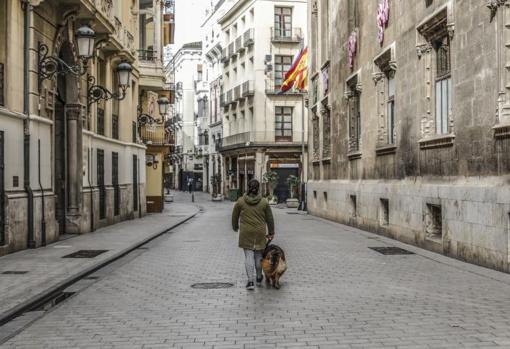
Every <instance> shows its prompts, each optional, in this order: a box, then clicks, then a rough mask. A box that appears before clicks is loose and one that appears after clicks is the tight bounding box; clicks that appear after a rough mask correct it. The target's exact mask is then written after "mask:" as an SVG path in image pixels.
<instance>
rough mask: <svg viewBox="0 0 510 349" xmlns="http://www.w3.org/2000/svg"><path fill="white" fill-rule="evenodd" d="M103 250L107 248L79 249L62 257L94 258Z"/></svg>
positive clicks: (103, 251)
mask: <svg viewBox="0 0 510 349" xmlns="http://www.w3.org/2000/svg"><path fill="white" fill-rule="evenodd" d="M105 252H108V250H79V251H76V252H73V253H71V254H68V255H67V256H64V257H62V258H94V257H97V256H99V255H100V254H101V253H105Z"/></svg>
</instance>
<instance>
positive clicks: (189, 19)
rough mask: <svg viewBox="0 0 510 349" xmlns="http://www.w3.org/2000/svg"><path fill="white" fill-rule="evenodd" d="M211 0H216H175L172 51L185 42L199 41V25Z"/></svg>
mask: <svg viewBox="0 0 510 349" xmlns="http://www.w3.org/2000/svg"><path fill="white" fill-rule="evenodd" d="M212 1H214V2H216V1H217V0H175V46H174V52H176V51H177V50H178V49H179V48H180V47H181V46H182V45H183V44H185V43H188V42H193V41H200V25H201V24H202V21H203V20H204V16H205V9H206V8H208V7H209V5H210V4H211V2H212Z"/></svg>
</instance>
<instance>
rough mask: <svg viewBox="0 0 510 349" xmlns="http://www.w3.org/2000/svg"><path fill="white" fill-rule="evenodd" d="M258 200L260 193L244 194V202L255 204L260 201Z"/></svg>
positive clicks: (260, 198) (260, 197)
mask: <svg viewBox="0 0 510 349" xmlns="http://www.w3.org/2000/svg"><path fill="white" fill-rule="evenodd" d="M260 200H262V196H261V195H257V196H255V195H246V194H245V195H244V201H246V203H247V204H248V205H256V204H258V203H259V202H260Z"/></svg>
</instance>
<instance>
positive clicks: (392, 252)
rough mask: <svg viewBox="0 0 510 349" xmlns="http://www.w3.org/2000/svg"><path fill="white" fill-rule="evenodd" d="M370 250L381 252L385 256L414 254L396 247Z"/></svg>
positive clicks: (372, 248)
mask: <svg viewBox="0 0 510 349" xmlns="http://www.w3.org/2000/svg"><path fill="white" fill-rule="evenodd" d="M369 249H371V250H374V251H376V252H379V253H381V254H384V255H390V256H391V255H406V254H414V253H413V252H411V251H408V250H404V249H403V248H400V247H395V246H389V247H388V246H385V247H369Z"/></svg>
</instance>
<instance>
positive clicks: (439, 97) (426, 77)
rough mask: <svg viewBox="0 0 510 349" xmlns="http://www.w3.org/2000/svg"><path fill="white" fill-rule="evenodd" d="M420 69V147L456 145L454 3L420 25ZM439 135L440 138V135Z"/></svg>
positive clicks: (440, 9)
mask: <svg viewBox="0 0 510 349" xmlns="http://www.w3.org/2000/svg"><path fill="white" fill-rule="evenodd" d="M417 30H418V33H419V34H420V36H419V37H418V40H420V41H419V42H418V44H417V47H416V48H417V53H418V58H419V59H420V60H421V62H422V63H421V66H420V67H419V69H420V70H421V72H422V74H423V85H422V91H423V97H424V98H423V99H422V100H421V101H418V107H419V110H420V112H421V134H422V139H421V140H420V147H421V148H422V149H424V148H431V147H433V148H437V147H443V146H451V145H452V144H453V139H454V135H453V132H454V130H453V113H452V97H453V90H452V80H451V79H452V75H451V59H450V56H451V50H450V48H451V41H452V38H453V34H454V23H453V11H452V4H451V2H449V3H448V4H446V5H445V6H442V7H440V8H439V9H438V10H437V11H435V12H434V13H433V14H432V15H431V16H429V17H428V18H426V19H425V20H424V21H422V23H420V24H419V25H418V26H417ZM438 136H439V137H438Z"/></svg>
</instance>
